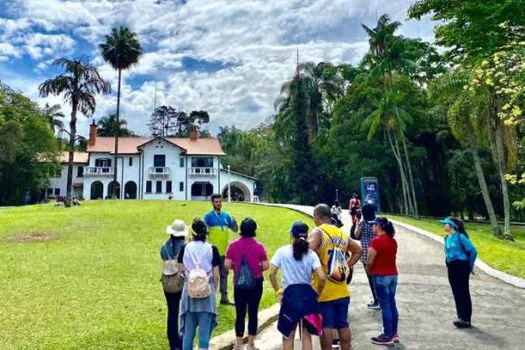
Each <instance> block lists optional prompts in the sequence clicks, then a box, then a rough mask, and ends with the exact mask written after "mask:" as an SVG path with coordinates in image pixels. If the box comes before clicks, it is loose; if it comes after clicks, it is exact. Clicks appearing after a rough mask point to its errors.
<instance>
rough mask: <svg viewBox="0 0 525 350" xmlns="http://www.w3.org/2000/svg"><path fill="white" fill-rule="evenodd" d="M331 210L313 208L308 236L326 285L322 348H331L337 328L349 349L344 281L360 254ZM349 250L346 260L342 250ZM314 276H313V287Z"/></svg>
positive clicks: (321, 297) (347, 295) (322, 299)
mask: <svg viewBox="0 0 525 350" xmlns="http://www.w3.org/2000/svg"><path fill="white" fill-rule="evenodd" d="M331 216H332V214H331V211H330V208H329V207H328V206H327V205H326V204H319V205H317V206H316V207H315V209H314V220H315V224H316V226H317V227H316V228H315V229H313V230H312V232H311V233H310V235H309V237H308V241H309V244H310V249H312V250H313V251H315V252H316V253H317V255H318V256H319V260H320V261H321V265H322V266H323V269H324V271H325V273H326V276H327V279H326V284H325V287H324V289H323V291H322V293H321V295H319V303H320V304H321V313H322V315H323V335H322V337H321V348H322V349H323V350H328V349H331V348H332V338H333V330H334V329H335V330H337V333H338V335H339V340H340V342H341V349H342V350H349V349H350V344H351V339H352V335H351V332H350V326H349V323H348V307H349V306H350V291H349V290H348V286H347V285H346V277H347V276H348V273H349V271H350V268H352V267H353V266H354V265H355V263H357V261H359V257H360V256H361V247H360V246H359V244H357V243H356V242H354V241H352V240H351V239H349V238H348V236H347V235H346V233H344V232H343V231H342V230H341V229H339V228H338V227H336V226H334V225H332V222H331ZM346 252H348V253H350V254H351V256H350V259H348V260H346V258H345V256H344V254H345V253H346ZM315 286H317V279H316V278H315V277H314V288H316V287H315Z"/></svg>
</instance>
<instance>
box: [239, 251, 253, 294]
mask: <svg viewBox="0 0 525 350" xmlns="http://www.w3.org/2000/svg"><path fill="white" fill-rule="evenodd" d="M246 255H248V254H246ZM246 255H243V256H242V260H241V266H240V267H239V271H238V272H237V274H236V275H235V281H234V282H235V283H234V285H235V288H239V289H245V290H246V289H253V288H255V274H254V273H253V271H252V269H251V268H250V266H249V265H248V259H246Z"/></svg>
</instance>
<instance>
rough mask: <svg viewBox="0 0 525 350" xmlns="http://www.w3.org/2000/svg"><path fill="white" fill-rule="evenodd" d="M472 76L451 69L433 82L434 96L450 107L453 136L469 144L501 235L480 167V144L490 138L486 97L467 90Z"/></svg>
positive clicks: (494, 225) (495, 229)
mask: <svg viewBox="0 0 525 350" xmlns="http://www.w3.org/2000/svg"><path fill="white" fill-rule="evenodd" d="M470 80H471V77H470V76H469V74H468V72H451V73H449V74H446V75H444V76H442V77H440V78H439V79H437V80H436V81H434V82H433V84H432V85H431V89H430V91H431V97H432V98H436V99H438V100H440V101H441V102H442V103H443V104H444V105H445V106H446V107H447V108H448V111H447V123H448V125H449V128H450V130H451V131H452V134H453V135H454V137H455V138H456V139H457V140H458V141H459V142H460V143H461V144H464V145H466V146H467V147H468V149H469V151H470V153H471V154H472V159H473V160H474V170H475V172H476V176H477V178H478V182H479V187H480V189H481V194H482V196H483V201H484V202H485V207H486V209H487V213H488V215H489V220H490V225H491V226H492V233H493V234H494V236H497V237H501V230H500V227H499V224H498V219H497V217H496V211H495V210H494V205H493V204H492V199H491V198H490V193H489V189H488V186H487V181H486V179H485V174H484V172H483V168H482V166H481V158H480V156H479V144H480V141H481V140H486V139H487V138H488V135H487V133H488V130H487V129H488V128H487V122H486V120H487V118H488V116H487V113H486V108H484V107H485V105H484V102H483V100H485V99H486V98H485V97H484V96H480V95H479V94H476V93H474V92H471V91H468V90H464V89H463V86H465V85H466V84H467V83H468V82H469V81H470Z"/></svg>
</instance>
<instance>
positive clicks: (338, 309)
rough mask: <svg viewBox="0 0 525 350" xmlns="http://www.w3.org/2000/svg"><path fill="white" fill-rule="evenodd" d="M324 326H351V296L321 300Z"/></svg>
mask: <svg viewBox="0 0 525 350" xmlns="http://www.w3.org/2000/svg"><path fill="white" fill-rule="evenodd" d="M319 305H320V306H321V314H322V315H323V328H331V329H341V328H346V327H348V326H349V323H348V307H349V306H350V298H343V299H337V300H332V301H325V302H320V303H319Z"/></svg>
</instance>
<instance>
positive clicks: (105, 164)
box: [95, 158, 111, 168]
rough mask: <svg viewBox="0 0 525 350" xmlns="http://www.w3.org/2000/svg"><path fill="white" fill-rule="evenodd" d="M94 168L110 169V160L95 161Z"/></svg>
mask: <svg viewBox="0 0 525 350" xmlns="http://www.w3.org/2000/svg"><path fill="white" fill-rule="evenodd" d="M95 166H96V167H97V168H109V167H111V159H109V158H99V159H95Z"/></svg>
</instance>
